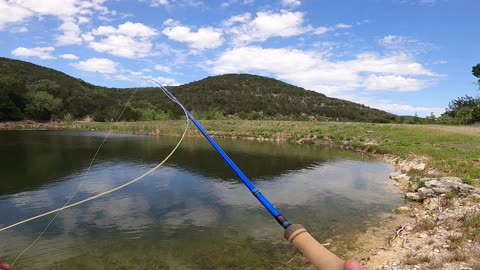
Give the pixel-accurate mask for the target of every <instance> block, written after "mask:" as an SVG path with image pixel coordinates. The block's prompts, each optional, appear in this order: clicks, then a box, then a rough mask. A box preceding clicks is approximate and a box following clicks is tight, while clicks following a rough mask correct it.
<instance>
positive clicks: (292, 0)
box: [282, 0, 302, 7]
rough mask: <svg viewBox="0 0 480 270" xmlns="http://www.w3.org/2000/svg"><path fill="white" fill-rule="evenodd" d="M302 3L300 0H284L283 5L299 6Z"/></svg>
mask: <svg viewBox="0 0 480 270" xmlns="http://www.w3.org/2000/svg"><path fill="white" fill-rule="evenodd" d="M301 4H302V1H300V0H282V5H283V6H286V7H298V6H300V5H301Z"/></svg>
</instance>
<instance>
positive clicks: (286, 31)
mask: <svg viewBox="0 0 480 270" xmlns="http://www.w3.org/2000/svg"><path fill="white" fill-rule="evenodd" d="M303 17H304V14H303V13H302V12H290V11H285V10H283V11H281V12H280V13H273V12H270V11H267V12H258V13H257V14H256V17H255V18H254V19H253V20H249V19H250V15H249V14H248V13H246V14H243V15H240V16H234V17H232V18H230V19H229V20H228V21H227V23H226V24H227V25H232V26H233V25H236V26H233V27H231V28H230V29H227V32H228V33H229V34H230V35H231V36H232V39H233V42H234V44H237V45H242V44H248V43H251V42H255V41H265V40H267V39H269V38H272V37H291V36H297V35H301V34H304V33H307V32H309V31H312V30H313V28H312V27H311V26H306V27H304V26H303V21H304V19H303ZM238 23H240V25H237V24H238Z"/></svg>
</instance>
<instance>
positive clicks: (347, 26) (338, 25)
mask: <svg viewBox="0 0 480 270" xmlns="http://www.w3.org/2000/svg"><path fill="white" fill-rule="evenodd" d="M335 27H336V28H340V29H348V28H352V25H351V24H346V23H339V24H337V25H336V26H335Z"/></svg>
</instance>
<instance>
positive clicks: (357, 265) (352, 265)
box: [344, 260, 366, 270]
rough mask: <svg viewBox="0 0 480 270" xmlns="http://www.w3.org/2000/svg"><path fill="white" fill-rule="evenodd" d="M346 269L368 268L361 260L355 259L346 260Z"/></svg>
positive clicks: (359, 269) (358, 269)
mask: <svg viewBox="0 0 480 270" xmlns="http://www.w3.org/2000/svg"><path fill="white" fill-rule="evenodd" d="M344 269H345V270H366V268H364V267H363V266H362V265H361V264H360V263H359V262H357V261H353V260H346V261H345V264H344Z"/></svg>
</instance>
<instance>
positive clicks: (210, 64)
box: [0, 0, 480, 116]
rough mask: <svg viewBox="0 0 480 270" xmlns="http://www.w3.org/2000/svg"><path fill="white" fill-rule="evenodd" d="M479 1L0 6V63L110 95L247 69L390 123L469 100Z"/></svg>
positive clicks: (83, 0) (65, 1)
mask: <svg viewBox="0 0 480 270" xmlns="http://www.w3.org/2000/svg"><path fill="white" fill-rule="evenodd" d="M479 10H480V1H478V0H348V1H347V0H335V1H334V0H265V1H260V0H219V1H207V0H177V1H174V0H130V1H121V0H0V56H3V57H9V58H14V59H20V60H24V61H29V62H32V63H35V64H38V65H42V66H46V67H50V68H54V69H57V70H60V71H62V72H65V73H67V74H69V75H71V76H73V77H76V78H81V79H83V80H85V81H87V82H90V83H93V84H96V85H101V86H108V87H138V86H152V85H151V83H150V82H149V81H148V79H152V78H153V79H156V80H158V81H159V82H161V83H162V84H165V85H178V84H183V83H189V82H192V81H197V80H201V79H203V78H205V77H208V76H214V75H220V74H226V73H249V74H257V75H262V76H268V77H272V78H275V79H279V80H282V81H284V82H287V83H290V84H293V85H297V86H300V87H303V88H305V89H309V90H314V91H317V92H320V93H324V94H326V95H327V96H330V97H336V98H342V99H347V100H350V101H353V102H357V103H362V104H365V105H367V106H370V107H374V108H378V109H381V110H386V111H388V112H392V113H395V114H399V115H414V114H415V113H416V114H418V115H420V116H427V115H430V114H431V113H432V112H433V113H434V114H435V115H436V116H439V115H440V114H441V113H443V112H444V111H445V108H446V107H447V106H448V103H449V101H451V100H452V99H454V98H457V97H459V96H464V95H470V96H476V95H478V94H479V90H478V88H477V86H476V85H475V77H473V76H472V74H471V73H472V71H471V69H472V66H474V65H476V64H478V63H480V50H479V49H478V48H479V44H480V35H479V34H478V33H479V32H478V31H479V30H478V11H479Z"/></svg>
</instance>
